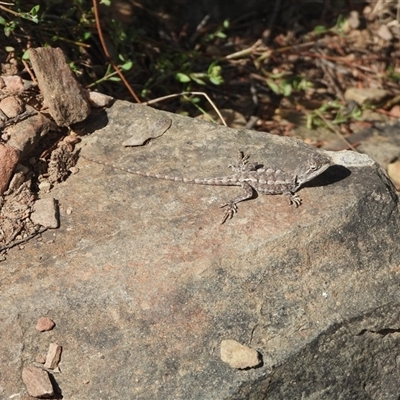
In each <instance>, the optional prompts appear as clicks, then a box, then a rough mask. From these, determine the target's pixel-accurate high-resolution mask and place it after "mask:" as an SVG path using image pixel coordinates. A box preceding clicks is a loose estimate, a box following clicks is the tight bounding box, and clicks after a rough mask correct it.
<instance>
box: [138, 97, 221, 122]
mask: <svg viewBox="0 0 400 400" xmlns="http://www.w3.org/2000/svg"><path fill="white" fill-rule="evenodd" d="M192 94H194V95H198V96H204V97H205V98H206V99H207V100H208V102H209V103H210V104H211V106H212V108H213V109H214V110H215V112H216V113H217V115H218V117H219V118H220V119H221V121H222V123H223V124H224V125H225V126H228V125H227V124H226V122H225V119H224V117H223V116H222V114H221V113H220V111H219V110H218V108H217V106H216V105H215V104H214V103H213V101H212V100H211V99H210V97H209V96H208V95H207V93H204V92H182V93H174V94H169V95H168V96H163V97H159V98H157V99H153V100H149V101H146V102H145V103H142V104H143V105H145V106H148V105H150V104H154V103H158V102H159V101H163V100H167V99H172V98H174V97H178V96H190V95H192Z"/></svg>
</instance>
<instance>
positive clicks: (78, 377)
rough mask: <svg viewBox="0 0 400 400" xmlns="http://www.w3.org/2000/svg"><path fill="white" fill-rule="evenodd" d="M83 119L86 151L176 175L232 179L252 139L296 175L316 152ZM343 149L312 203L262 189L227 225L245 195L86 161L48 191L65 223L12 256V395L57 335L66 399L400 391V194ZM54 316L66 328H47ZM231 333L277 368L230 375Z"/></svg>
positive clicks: (182, 122)
mask: <svg viewBox="0 0 400 400" xmlns="http://www.w3.org/2000/svg"><path fill="white" fill-rule="evenodd" d="M160 115H162V117H163V118H165V116H166V115H167V116H168V117H169V118H171V119H172V125H171V127H170V129H169V130H168V131H167V132H166V133H165V134H164V135H163V136H161V137H159V138H157V139H154V140H152V141H151V142H149V143H147V144H146V145H145V146H141V147H135V148H125V147H123V146H122V142H124V141H125V140H126V139H128V138H129V137H130V136H131V135H133V134H134V133H135V131H136V130H138V129H140V127H141V126H143V125H146V126H148V125H149V124H151V123H152V121H154V124H155V125H154V126H157V119H158V118H160ZM86 128H87V130H90V132H91V134H90V135H89V134H87V135H84V136H83V147H82V150H81V152H82V154H83V155H87V156H90V157H92V158H95V159H98V160H100V161H106V162H111V163H114V164H117V165H119V166H121V167H130V168H135V169H141V170H145V171H149V172H158V173H165V174H170V175H171V174H174V175H177V176H183V175H185V176H187V177H197V176H200V177H206V176H210V177H212V176H221V175H225V174H229V173H230V170H229V169H228V168H227V166H228V164H230V163H232V162H234V161H235V160H236V156H237V151H238V150H244V151H246V152H247V153H249V154H251V156H252V159H253V160H254V161H259V162H260V163H263V164H265V165H267V166H268V165H271V166H280V167H282V168H283V169H284V170H285V171H291V170H293V169H294V168H295V167H296V166H297V165H298V163H299V162H302V161H304V159H306V158H307V156H308V155H309V154H310V153H311V152H313V151H315V150H314V149H311V148H309V147H307V146H306V145H304V144H303V143H301V142H298V141H295V140H291V139H288V138H282V137H276V136H272V135H269V134H266V133H259V132H253V131H236V130H232V129H228V128H223V127H220V126H216V125H213V124H210V123H206V122H203V121H199V120H193V119H190V118H185V117H180V116H176V115H171V114H165V113H161V112H157V111H154V110H152V109H150V108H147V107H144V106H138V105H131V104H128V103H124V102H116V103H115V104H114V105H113V107H112V108H111V109H109V110H107V111H106V112H104V113H103V114H100V115H96V116H94V119H93V121H92V123H91V124H89V123H87V124H86ZM334 159H335V160H336V162H338V163H340V164H342V165H336V166H333V167H331V168H330V169H328V170H327V171H326V172H325V173H324V174H323V175H322V176H321V177H320V178H318V179H316V180H315V181H314V182H310V184H309V185H307V186H306V187H305V188H303V189H301V190H300V192H299V195H300V196H301V197H302V199H303V204H302V206H301V207H299V208H297V209H296V208H294V207H289V205H288V201H287V199H286V198H285V197H284V196H265V195H259V196H258V197H257V198H255V199H252V200H250V201H246V202H243V203H240V204H239V211H238V214H237V215H236V216H235V217H234V218H233V219H232V220H230V221H227V223H225V224H224V225H220V220H221V217H222V212H223V211H222V210H221V209H220V205H221V204H222V203H224V202H226V201H227V200H229V199H231V198H234V197H236V196H237V195H238V194H239V193H240V192H241V189H240V188H237V187H215V186H201V185H190V184H182V183H177V182H170V181H162V180H157V179H151V178H145V177H138V176H134V175H129V174H127V173H124V172H122V171H119V170H116V169H113V168H110V167H106V166H103V165H98V164H95V163H93V162H90V161H88V160H85V159H80V160H79V163H78V167H79V168H80V171H79V173H78V174H76V175H73V176H71V177H69V179H68V180H67V181H66V182H64V183H63V184H61V185H59V186H57V187H56V188H55V189H54V190H53V191H52V192H51V193H50V194H49V196H52V197H55V198H57V199H58V201H59V204H60V215H61V226H60V228H59V229H57V230H51V231H47V232H45V233H44V234H43V240H42V241H38V240H33V241H31V242H30V243H28V244H26V245H25V246H24V248H23V249H13V250H12V251H10V253H9V254H8V258H7V261H5V262H3V263H0V276H1V280H0V285H1V286H0V288H1V290H0V304H1V309H0V337H1V341H0V361H1V362H0V382H1V383H0V398H4V399H8V398H10V396H13V395H16V394H19V395H20V397H14V398H25V397H24V396H27V395H26V390H25V388H24V385H23V383H22V380H21V371H22V368H23V367H24V366H28V365H30V364H31V363H32V362H33V361H34V360H35V358H36V356H37V355H38V354H46V352H47V347H48V345H49V343H50V342H56V343H58V344H60V345H62V346H63V353H62V357H61V363H60V369H61V373H60V374H56V375H55V380H56V382H57V384H58V385H59V388H60V390H61V392H62V395H63V397H64V398H65V399H107V400H108V399H143V400H145V399H146V400H147V399H149V400H150V399H194V400H195V399H199V400H200V399H201V400H207V399H213V400H214V399H257V400H258V399H263V398H268V399H287V398H290V399H300V398H302V399H305V398H308V399H311V398H318V399H338V398H343V399H360V398H364V399H381V398H382V399H383V398H385V399H392V398H393V399H394V398H397V397H395V395H398V388H397V387H396V385H395V382H396V380H397V382H398V379H399V376H398V374H399V372H398V368H397V366H396V365H398V359H399V357H400V350H399V349H400V346H399V344H400V343H399V341H400V339H399V336H400V333H399V332H400V325H399V320H400V318H399V317H400V316H399V311H398V310H399V309H400V308H399V301H400V291H399V289H398V288H399V284H400V268H399V267H400V265H399V264H400V251H399V245H398V243H399V239H400V237H399V225H400V224H399V222H400V219H399V208H398V199H397V197H396V195H395V194H394V192H393V189H392V186H391V185H390V183H389V182H388V181H387V179H386V177H385V175H384V173H383V172H382V171H381V170H380V169H379V167H378V166H377V165H376V164H375V163H373V162H372V161H371V160H370V159H369V158H368V157H366V156H362V155H358V154H354V153H351V152H348V153H339V154H336V155H335V156H334ZM71 211H72V212H71ZM41 316H48V317H50V318H52V319H53V320H54V321H55V322H56V327H55V328H54V329H53V330H52V331H50V332H44V333H39V332H37V331H36V330H35V324H36V321H37V319H38V318H39V317H41ZM224 339H233V340H236V341H238V342H240V343H242V344H244V345H247V346H249V347H251V348H253V349H255V350H257V351H258V352H259V353H260V355H261V356H262V364H261V365H260V366H259V367H257V368H253V369H248V370H237V369H233V368H231V367H230V366H229V365H228V364H226V363H224V362H223V361H222V360H221V359H220V343H221V341H222V340H224ZM396 391H397V392H396ZM385 393H386V397H384V394H385ZM391 395H392V397H390V396H391Z"/></svg>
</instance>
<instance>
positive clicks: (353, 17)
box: [348, 11, 360, 29]
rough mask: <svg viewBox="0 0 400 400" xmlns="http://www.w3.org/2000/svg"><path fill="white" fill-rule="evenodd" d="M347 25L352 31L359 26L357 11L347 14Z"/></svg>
mask: <svg viewBox="0 0 400 400" xmlns="http://www.w3.org/2000/svg"><path fill="white" fill-rule="evenodd" d="M348 21H349V25H350V28H352V29H357V28H358V27H359V26H360V14H359V12H358V11H350V13H349V19H348Z"/></svg>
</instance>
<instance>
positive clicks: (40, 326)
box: [36, 317, 56, 332]
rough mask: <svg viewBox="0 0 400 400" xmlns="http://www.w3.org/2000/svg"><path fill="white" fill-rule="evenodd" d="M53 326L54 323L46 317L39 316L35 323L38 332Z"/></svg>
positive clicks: (48, 329) (50, 328) (49, 329)
mask: <svg viewBox="0 0 400 400" xmlns="http://www.w3.org/2000/svg"><path fill="white" fill-rule="evenodd" d="M55 326H56V324H55V323H54V321H53V320H52V319H50V318H47V317H40V318H39V319H38V322H37V324H36V329H37V330H38V331H40V332H44V331H51V330H52V329H53V328H54V327H55Z"/></svg>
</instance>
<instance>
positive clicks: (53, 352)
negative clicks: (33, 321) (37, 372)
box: [44, 343, 62, 369]
mask: <svg viewBox="0 0 400 400" xmlns="http://www.w3.org/2000/svg"><path fill="white" fill-rule="evenodd" d="M61 351H62V347H61V346H60V345H58V344H57V343H50V345H49V350H48V352H47V356H46V362H45V363H44V366H45V367H46V368H49V369H54V368H56V367H57V365H58V363H59V362H60V358H61Z"/></svg>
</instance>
